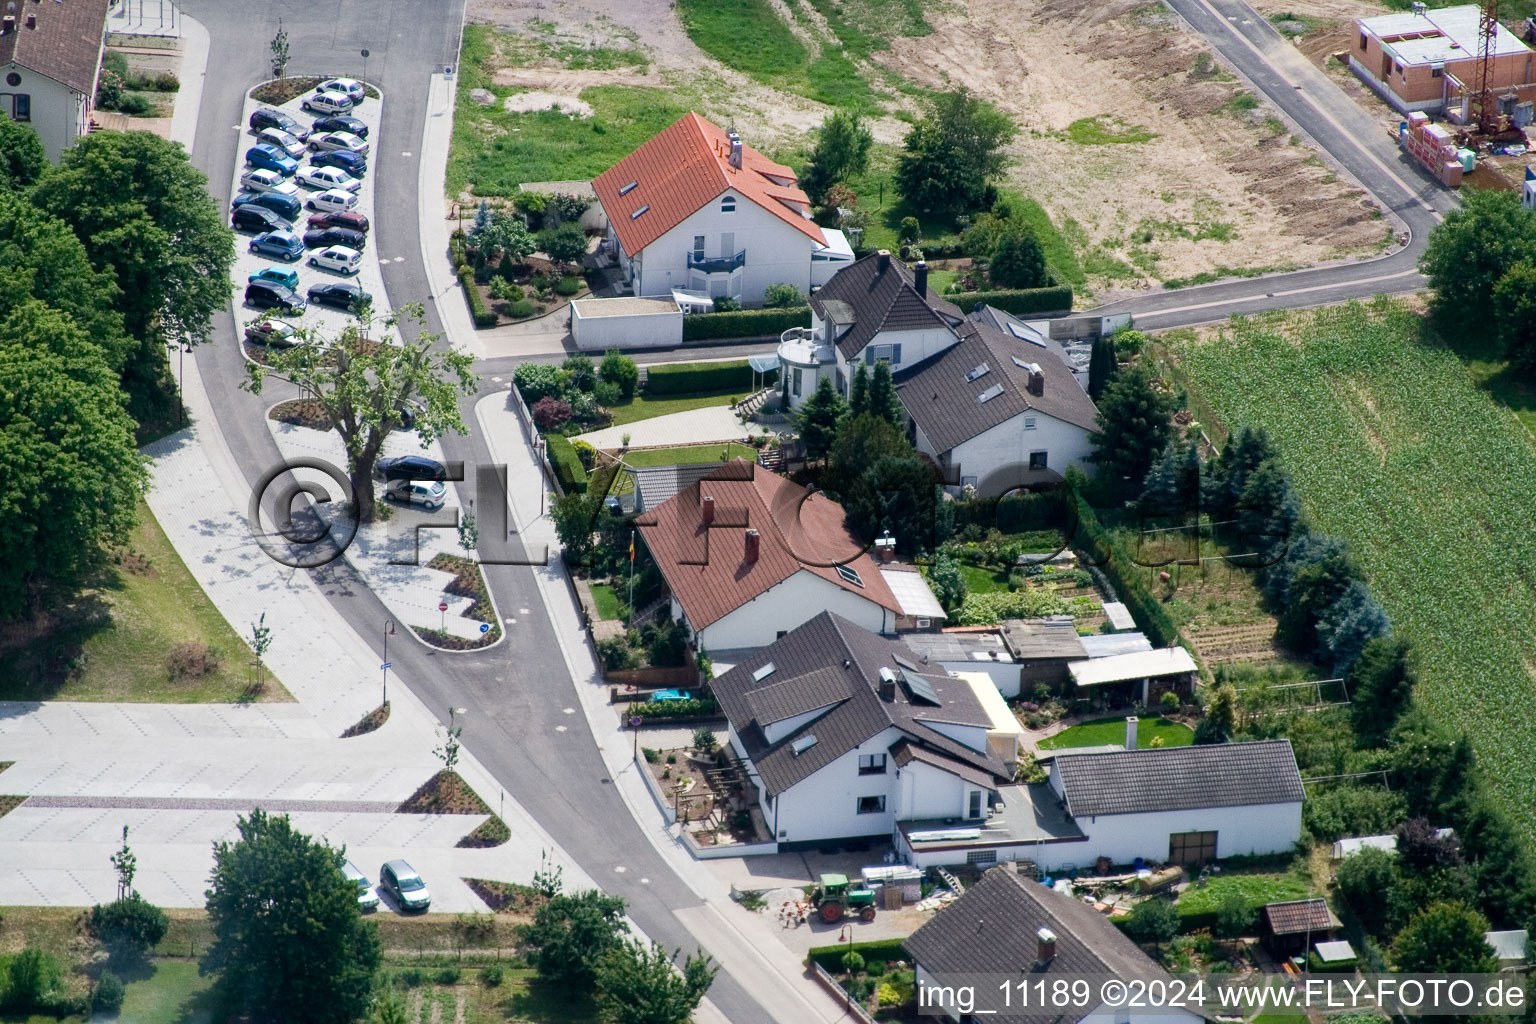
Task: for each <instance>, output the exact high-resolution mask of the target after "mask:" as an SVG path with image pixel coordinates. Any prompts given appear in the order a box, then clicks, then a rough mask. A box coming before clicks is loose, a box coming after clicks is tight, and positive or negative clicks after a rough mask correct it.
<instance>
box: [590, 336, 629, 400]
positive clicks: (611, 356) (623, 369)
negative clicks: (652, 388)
mask: <svg viewBox="0 0 1536 1024" xmlns="http://www.w3.org/2000/svg"><path fill="white" fill-rule="evenodd" d="M597 372H598V375H599V376H601V377H602V378H603V380H605V381H609V382H611V383H614V384H617V385H618V386H619V390H620V392H621V393H622V394H623V396H624V401H626V402H627V401H629V400H630V399H632V398H634V397H635V387H636V385H638V384H639V383H640V367H639V366H637V365H635V361H634V360H633V359H631V358H629V356H626V355H624V354H623V353H622V352H620V351H619V350H618V349H616V348H611V349H609V350H608V351H607V352H605V353H604V354H603V362H602V364H601V365H600V366H599V367H598V370H597Z"/></svg>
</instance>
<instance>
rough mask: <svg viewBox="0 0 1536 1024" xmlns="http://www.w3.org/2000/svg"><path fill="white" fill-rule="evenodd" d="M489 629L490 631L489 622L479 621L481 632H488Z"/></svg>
mask: <svg viewBox="0 0 1536 1024" xmlns="http://www.w3.org/2000/svg"><path fill="white" fill-rule="evenodd" d="M490 631H491V624H490V623H489V622H482V623H480V632H482V633H489V632H490Z"/></svg>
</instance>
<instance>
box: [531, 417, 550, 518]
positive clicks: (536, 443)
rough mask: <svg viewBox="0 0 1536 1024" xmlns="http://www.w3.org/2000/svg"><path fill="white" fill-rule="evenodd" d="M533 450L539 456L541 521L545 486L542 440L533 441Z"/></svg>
mask: <svg viewBox="0 0 1536 1024" xmlns="http://www.w3.org/2000/svg"><path fill="white" fill-rule="evenodd" d="M533 450H534V451H535V452H537V453H538V456H539V518H540V519H543V518H544V491H545V488H546V486H547V485H546V484H545V482H544V439H543V438H542V437H540V438H536V439H535V440H534V442H533Z"/></svg>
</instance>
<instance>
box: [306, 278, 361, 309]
mask: <svg viewBox="0 0 1536 1024" xmlns="http://www.w3.org/2000/svg"><path fill="white" fill-rule="evenodd" d="M309 301H310V302H318V303H319V304H320V305H322V306H334V307H335V308H337V309H345V310H346V311H347V312H349V313H356V312H357V310H358V307H359V306H361V305H363V304H364V303H366V302H372V301H373V296H372V295H369V294H368V293H367V292H365V291H363V290H362V289H361V288H359V287H358V286H357V285H356V284H355V283H354V282H352V281H334V282H331V283H328V284H317V285H314V286H312V287H311V288H310V289H309Z"/></svg>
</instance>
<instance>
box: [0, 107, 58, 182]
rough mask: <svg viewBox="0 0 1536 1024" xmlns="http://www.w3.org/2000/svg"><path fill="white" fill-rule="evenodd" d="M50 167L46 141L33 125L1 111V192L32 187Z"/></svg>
mask: <svg viewBox="0 0 1536 1024" xmlns="http://www.w3.org/2000/svg"><path fill="white" fill-rule="evenodd" d="M47 166H48V154H47V152H46V151H44V149H43V140H42V139H40V138H38V137H37V132H36V131H34V130H33V128H32V126H31V125H29V124H20V123H18V122H16V121H12V120H11V119H10V118H9V117H7V116H5V115H4V114H0V192H19V191H21V190H22V189H24V188H31V187H32V185H33V184H35V183H36V181H37V179H39V178H41V177H42V176H43V169H44V168H46V167H47Z"/></svg>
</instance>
